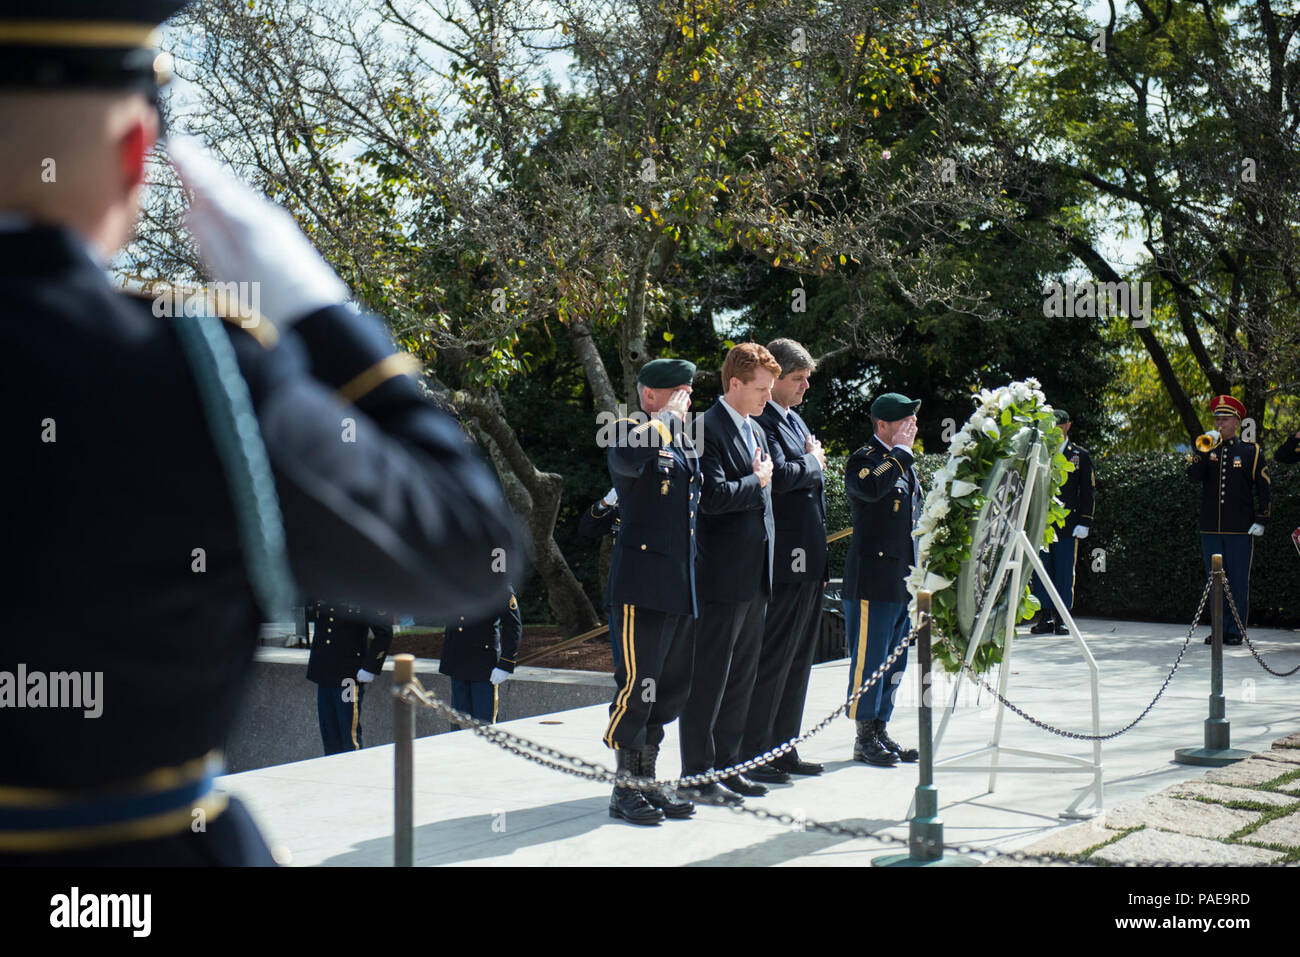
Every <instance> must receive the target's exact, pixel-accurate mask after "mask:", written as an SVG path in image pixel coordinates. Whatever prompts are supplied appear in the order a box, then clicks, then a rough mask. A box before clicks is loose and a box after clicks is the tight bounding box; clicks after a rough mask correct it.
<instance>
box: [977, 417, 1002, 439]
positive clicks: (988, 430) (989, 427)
mask: <svg viewBox="0 0 1300 957" xmlns="http://www.w3.org/2000/svg"><path fill="white" fill-rule="evenodd" d="M980 431H981V432H983V433H984V434H985V435H987V436H988V437H989V438H990V439H996V438H998V437H999V436H1000V435H1001V434H1002V429H1001V428H1000V427H999V426H998V424H997V423H996V422H994V421H993V420H992V419H985V420H984V424H983V425H982V426H980Z"/></svg>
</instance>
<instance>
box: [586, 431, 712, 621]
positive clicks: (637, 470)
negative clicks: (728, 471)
mask: <svg viewBox="0 0 1300 957" xmlns="http://www.w3.org/2000/svg"><path fill="white" fill-rule="evenodd" d="M669 418H670V421H671V423H672V425H671V427H669V426H667V425H664V424H663V423H661V422H660V421H659V420H657V419H652V420H650V421H649V422H646V423H642V424H640V425H636V424H635V423H634V421H633V420H631V419H628V420H624V422H623V424H625V425H628V426H629V427H628V429H627V431H626V434H623V435H622V437H621V439H620V441H619V442H618V443H617V444H615V445H614V446H612V447H611V448H610V450H609V456H608V459H609V474H610V476H611V477H612V479H613V481H614V488H615V490H616V491H617V492H618V507H619V512H620V514H621V515H622V520H621V522H620V524H619V532H618V540H617V541H616V542H615V543H614V554H613V557H612V558H611V559H610V563H609V581H610V585H609V598H610V604H611V606H612V607H614V608H617V607H618V606H620V605H636V606H637V607H638V608H652V609H654V610H656V611H662V612H666V613H668V614H672V615H690V616H691V617H694V616H695V615H696V614H697V613H698V612H697V607H696V601H695V549H696V544H695V516H696V512H697V511H698V509H699V504H700V485H701V483H700V460H699V456H698V453H697V451H696V449H695V446H694V444H693V443H692V442H691V439H690V436H689V435H688V434H687V432H686V430H685V429H684V428H683V426H682V422H681V420H680V419H678V418H677V417H676V416H670V417H669Z"/></svg>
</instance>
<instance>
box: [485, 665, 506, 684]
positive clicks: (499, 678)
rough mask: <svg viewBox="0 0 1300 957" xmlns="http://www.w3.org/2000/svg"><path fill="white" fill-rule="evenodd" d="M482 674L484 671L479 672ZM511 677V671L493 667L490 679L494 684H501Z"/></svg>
mask: <svg viewBox="0 0 1300 957" xmlns="http://www.w3.org/2000/svg"><path fill="white" fill-rule="evenodd" d="M479 673H480V674H482V672H479ZM509 677H510V672H508V671H502V670H501V669H500V668H493V669H492V677H491V678H490V679H489V680H490V681H491V682H492V683H493V684H494V685H499V684H501V682H503V681H505V680H506V679H507V678H509Z"/></svg>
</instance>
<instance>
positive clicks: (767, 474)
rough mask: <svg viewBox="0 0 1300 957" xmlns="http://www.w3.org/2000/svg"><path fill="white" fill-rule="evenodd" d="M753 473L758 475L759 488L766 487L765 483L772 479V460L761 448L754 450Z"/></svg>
mask: <svg viewBox="0 0 1300 957" xmlns="http://www.w3.org/2000/svg"><path fill="white" fill-rule="evenodd" d="M754 474H755V475H757V476H758V487H759V488H767V483H768V482H770V481H772V460H771V459H770V458H768V457H767V456H766V455H764V454H763V450H762V449H755V450H754Z"/></svg>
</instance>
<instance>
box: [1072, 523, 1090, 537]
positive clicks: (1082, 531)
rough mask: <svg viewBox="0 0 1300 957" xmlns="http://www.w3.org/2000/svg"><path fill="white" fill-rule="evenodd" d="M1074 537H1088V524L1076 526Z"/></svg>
mask: <svg viewBox="0 0 1300 957" xmlns="http://www.w3.org/2000/svg"><path fill="white" fill-rule="evenodd" d="M1074 537H1075V538H1087V537H1088V526H1087V525H1076V526H1074Z"/></svg>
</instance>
